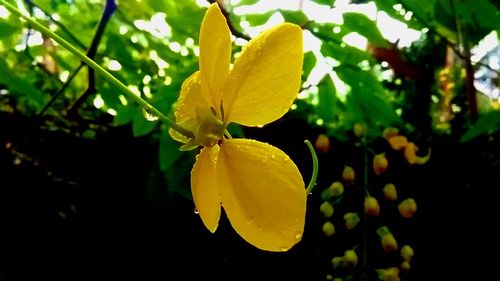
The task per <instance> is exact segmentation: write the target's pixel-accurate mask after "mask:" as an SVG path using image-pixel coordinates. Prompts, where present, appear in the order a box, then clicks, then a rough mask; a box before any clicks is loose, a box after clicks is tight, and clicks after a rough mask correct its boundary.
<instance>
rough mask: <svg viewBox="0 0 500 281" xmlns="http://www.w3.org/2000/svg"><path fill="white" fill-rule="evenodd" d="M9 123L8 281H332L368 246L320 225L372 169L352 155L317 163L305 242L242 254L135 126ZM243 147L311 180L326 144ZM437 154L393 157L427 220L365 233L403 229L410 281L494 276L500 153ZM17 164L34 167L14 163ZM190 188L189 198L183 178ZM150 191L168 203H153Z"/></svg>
mask: <svg viewBox="0 0 500 281" xmlns="http://www.w3.org/2000/svg"><path fill="white" fill-rule="evenodd" d="M287 116H288V115H287ZM0 124H1V127H0V128H1V129H0V165H1V166H0V176H1V180H0V280H75V279H87V280H94V279H101V278H108V279H111V280H117V279H121V278H131V279H137V280H160V279H167V280H213V279H215V280H236V279H243V280H249V279H252V280H270V279H273V280H325V276H326V274H327V273H331V272H332V269H333V268H332V266H331V262H330V260H331V258H332V257H333V256H334V255H341V254H342V253H343V251H344V250H346V249H348V248H350V247H352V245H353V244H355V243H359V241H360V240H359V239H362V236H360V235H359V232H351V233H349V232H347V231H346V230H344V229H342V228H341V227H337V232H338V233H337V234H336V235H334V236H333V237H334V238H326V237H325V236H324V235H323V233H322V232H321V226H322V223H323V222H324V219H323V218H322V216H321V214H320V213H319V204H320V203H321V200H320V196H319V194H320V191H321V190H322V189H323V188H324V187H326V186H328V185H329V184H330V183H331V182H332V181H333V180H335V179H336V178H337V179H338V178H339V177H338V171H341V168H342V167H343V165H344V164H346V163H348V164H351V165H353V166H354V168H355V170H358V169H359V168H360V167H361V165H362V162H360V161H357V160H356V159H362V157H361V156H362V154H361V150H360V148H359V147H357V146H355V145H353V144H352V143H342V142H338V141H333V140H332V146H331V147H332V148H331V150H330V152H329V153H328V154H320V155H319V157H320V170H319V180H318V185H317V187H316V190H315V191H314V192H313V194H312V195H310V196H309V201H308V213H307V220H306V230H305V235H304V238H303V240H302V241H301V242H300V243H299V244H298V245H296V246H295V247H294V248H293V249H292V250H290V251H289V252H286V253H269V252H264V251H260V250H258V249H256V248H254V247H253V246H252V245H250V244H247V243H246V242H245V241H243V239H241V238H240V237H239V236H238V235H237V234H236V233H235V232H234V230H233V229H232V228H231V226H230V225H229V222H228V221H227V219H226V218H225V216H224V215H223V216H222V219H221V222H220V224H219V229H218V230H217V231H216V233H215V234H211V233H210V232H209V231H208V230H206V229H205V228H204V226H203V224H202V222H201V220H200V219H199V218H198V216H197V215H196V214H195V213H194V211H193V210H194V206H193V203H192V202H191V201H190V200H188V199H186V198H184V197H182V196H179V195H178V194H177V193H171V192H168V186H165V184H164V181H162V180H161V176H159V174H158V168H157V167H156V166H157V160H156V158H157V149H158V147H157V145H155V144H152V142H151V141H150V139H149V138H148V137H144V138H133V137H132V136H131V134H130V128H129V127H126V126H125V127H118V128H109V130H108V131H106V132H102V133H99V134H98V135H97V140H85V139H82V138H77V137H74V136H72V135H71V134H68V133H65V132H61V131H49V130H46V129H43V128H41V127H40V124H39V123H38V124H37V123H36V122H33V119H25V118H22V117H19V116H16V115H6V114H1V115H0ZM290 132H294V133H293V134H291V133H290ZM246 134H247V136H249V137H253V138H256V139H259V140H262V141H268V142H270V143H272V144H273V145H275V146H277V147H280V148H281V149H283V150H284V151H285V152H287V153H288V154H289V155H290V156H291V158H292V159H294V161H295V162H296V163H297V165H298V167H299V169H300V170H301V171H302V172H303V177H304V180H305V181H306V182H307V181H308V180H309V177H310V169H311V168H310V166H311V164H310V163H311V160H310V156H309V154H308V152H307V148H306V147H305V145H303V144H302V142H303V140H304V139H305V138H309V139H314V137H315V136H316V135H317V134H318V132H317V131H315V130H314V129H311V128H310V127H309V126H307V124H304V123H303V122H302V121H300V120H298V119H294V118H293V116H291V117H290V116H288V117H286V118H284V119H282V120H280V121H279V122H276V124H271V125H270V126H268V127H265V128H264V129H251V130H250V129H249V130H247V131H246ZM291 135H293V136H291ZM7 143H10V145H7ZM455 143H456V142H455ZM377 145H378V148H383V146H384V145H386V144H385V143H380V144H376V146H377ZM432 145H433V152H432V158H431V161H430V162H429V163H428V164H427V165H424V166H418V167H414V166H411V167H410V166H408V165H406V164H405V163H404V161H403V160H402V159H401V157H399V159H400V160H397V159H398V155H397V152H394V151H390V150H387V151H388V159H389V160H390V161H391V162H390V165H391V166H390V167H391V169H392V170H391V173H390V174H389V175H388V176H387V177H390V179H391V180H392V181H394V182H395V183H397V186H404V187H405V188H404V189H401V192H402V193H400V196H412V197H414V198H416V201H417V204H418V212H417V215H416V216H415V218H414V219H412V220H403V219H401V218H400V217H399V216H398V215H397V213H396V212H393V215H390V212H385V211H384V210H388V209H390V206H388V205H387V204H386V203H383V202H382V200H381V199H379V201H380V202H381V207H382V213H383V214H384V213H388V214H389V215H383V216H382V217H379V218H375V220H374V221H372V222H370V221H369V222H368V224H367V227H368V229H369V230H370V229H373V228H374V227H376V226H375V225H378V223H382V221H383V222H384V223H388V224H392V225H396V228H393V231H396V232H397V233H399V234H398V235H397V238H398V243H401V244H400V247H401V246H402V245H403V244H402V243H405V242H408V243H409V244H410V245H412V246H413V248H414V249H415V257H414V260H413V262H412V269H411V271H410V273H408V274H406V275H402V276H404V277H403V280H453V278H458V277H460V278H463V279H461V280H467V279H469V280H480V279H479V278H480V276H481V275H483V274H484V275H486V274H488V272H489V271H490V270H492V269H493V268H491V267H489V266H488V265H489V264H490V263H492V261H493V260H494V256H493V258H490V257H489V256H488V255H486V254H485V251H486V252H489V253H491V254H493V255H495V254H496V253H497V252H496V250H494V246H495V245H496V240H493V239H492V237H495V236H494V235H493V228H495V227H496V225H497V224H498V219H497V218H495V213H496V211H497V208H498V203H496V201H497V199H496V198H497V197H496V195H494V194H496V189H497V188H498V181H496V180H497V177H498V175H499V173H498V171H499V170H498V160H497V159H498V158H493V159H492V157H495V156H496V155H498V152H499V151H498V141H496V140H495V139H494V138H490V139H478V140H477V141H475V142H473V143H468V144H460V145H457V144H453V142H450V141H448V140H447V139H435V140H434V141H433V143H432ZM13 149H15V153H14V152H13ZM16 157H18V158H19V157H21V158H23V157H24V159H21V160H22V161H21V162H20V163H16V164H15V163H14V162H15V161H14V159H15V158H16ZM391 159H396V160H391ZM398 161H399V162H398ZM155 170H156V172H155ZM186 175H189V173H186ZM376 180H380V181H382V180H383V179H375V181H376ZM185 182H186V188H187V189H189V179H188V178H187V177H186V179H185ZM152 186H153V188H155V189H156V190H164V192H163V193H162V192H160V193H158V192H157V193H156V194H157V195H158V196H156V198H151V192H150V190H149V189H150V188H152ZM346 190H347V188H346ZM378 194H380V193H376V192H375V195H378ZM355 199H356V198H355V197H353V198H350V199H349V198H346V200H345V201H346V202H345V204H344V205H343V206H340V207H339V209H337V208H336V213H337V212H342V211H347V210H356V208H358V205H359V200H358V201H356V200H355ZM356 202H358V203H356ZM72 205H73V207H72ZM59 212H64V213H65V215H63V216H61V215H60V214H59ZM370 223H372V224H373V225H370ZM375 229H376V228H375ZM370 231H372V230H370ZM369 237H371V238H369V239H368V245H369V246H368V247H369V248H368V249H369V251H372V253H373V255H372V256H370V255H369V257H368V259H369V260H368V261H369V262H370V263H372V264H375V265H377V264H380V265H383V264H384V262H386V261H390V260H391V259H395V258H394V257H391V256H389V257H387V256H384V255H383V254H380V253H378V252H377V251H379V252H380V246H379V242H377V238H376V236H375V235H372V236H369ZM356 241H358V242H356ZM369 277H370V280H376V276H374V275H372V274H370V275H369ZM354 280H356V279H354Z"/></svg>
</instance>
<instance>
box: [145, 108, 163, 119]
mask: <svg viewBox="0 0 500 281" xmlns="http://www.w3.org/2000/svg"><path fill="white" fill-rule="evenodd" d="M142 114H143V115H144V118H146V120H148V121H150V122H154V121H156V120H158V119H159V118H158V116H156V115H154V114H151V113H150V112H149V111H148V110H147V109H146V108H144V107H143V108H142Z"/></svg>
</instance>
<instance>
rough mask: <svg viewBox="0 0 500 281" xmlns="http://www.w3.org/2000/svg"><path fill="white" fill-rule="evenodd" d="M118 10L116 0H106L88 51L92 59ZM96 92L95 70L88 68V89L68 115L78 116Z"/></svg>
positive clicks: (88, 55)
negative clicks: (79, 110)
mask: <svg viewBox="0 0 500 281" xmlns="http://www.w3.org/2000/svg"><path fill="white" fill-rule="evenodd" d="M115 10H116V3H115V1H114V0H106V6H104V11H103V12H102V16H101V19H100V20H99V24H98V26H97V29H96V32H95V34H94V38H93V39H92V43H91V44H90V47H89V49H88V51H87V54H86V55H87V57H89V58H90V59H94V58H95V55H96V53H97V47H98V46H99V43H100V42H101V39H102V36H103V35H104V30H105V29H106V25H107V24H108V22H109V20H110V19H111V16H112V15H113V13H114V12H115ZM95 92H96V88H95V71H94V69H93V68H91V67H89V68H88V87H87V90H85V92H84V93H83V94H82V95H81V96H80V97H79V98H78V99H77V100H76V102H75V103H74V104H73V106H71V108H70V110H69V111H68V116H70V117H72V116H76V112H77V110H78V108H80V107H81V106H82V105H83V103H84V102H85V100H86V99H87V98H88V97H89V96H91V95H92V94H94V93H95Z"/></svg>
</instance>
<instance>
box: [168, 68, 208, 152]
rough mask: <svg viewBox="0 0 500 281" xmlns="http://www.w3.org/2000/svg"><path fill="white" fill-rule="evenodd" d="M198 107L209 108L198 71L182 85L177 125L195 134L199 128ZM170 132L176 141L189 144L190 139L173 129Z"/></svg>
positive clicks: (176, 114)
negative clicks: (202, 91) (202, 92)
mask: <svg viewBox="0 0 500 281" xmlns="http://www.w3.org/2000/svg"><path fill="white" fill-rule="evenodd" d="M197 107H208V103H207V101H206V100H205V99H204V98H203V96H202V94H201V83H200V79H199V72H198V71H197V72H195V73H193V74H192V75H191V76H189V77H188V78H187V79H186V80H184V82H183V83H182V87H181V93H180V95H179V99H178V100H177V110H176V111H175V123H177V124H179V125H180V126H182V127H184V128H186V129H187V130H190V131H191V132H194V130H195V129H196V127H197V120H196V111H195V109H196V108H197ZM168 132H169V133H170V136H171V137H172V138H173V139H174V140H176V141H179V142H182V143H187V142H189V138H187V137H185V136H184V135H181V134H180V133H178V132H177V131H175V130H173V129H169V130H168Z"/></svg>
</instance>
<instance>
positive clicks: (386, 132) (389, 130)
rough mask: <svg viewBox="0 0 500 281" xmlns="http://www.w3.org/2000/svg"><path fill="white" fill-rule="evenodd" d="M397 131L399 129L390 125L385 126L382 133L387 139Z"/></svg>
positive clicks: (396, 133)
mask: <svg viewBox="0 0 500 281" xmlns="http://www.w3.org/2000/svg"><path fill="white" fill-rule="evenodd" d="M398 133H399V130H398V129H397V128H392V127H390V128H385V129H384V132H383V133H382V134H383V136H384V138H385V139H386V140H389V139H390V138H391V137H394V136H397V135H398Z"/></svg>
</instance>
